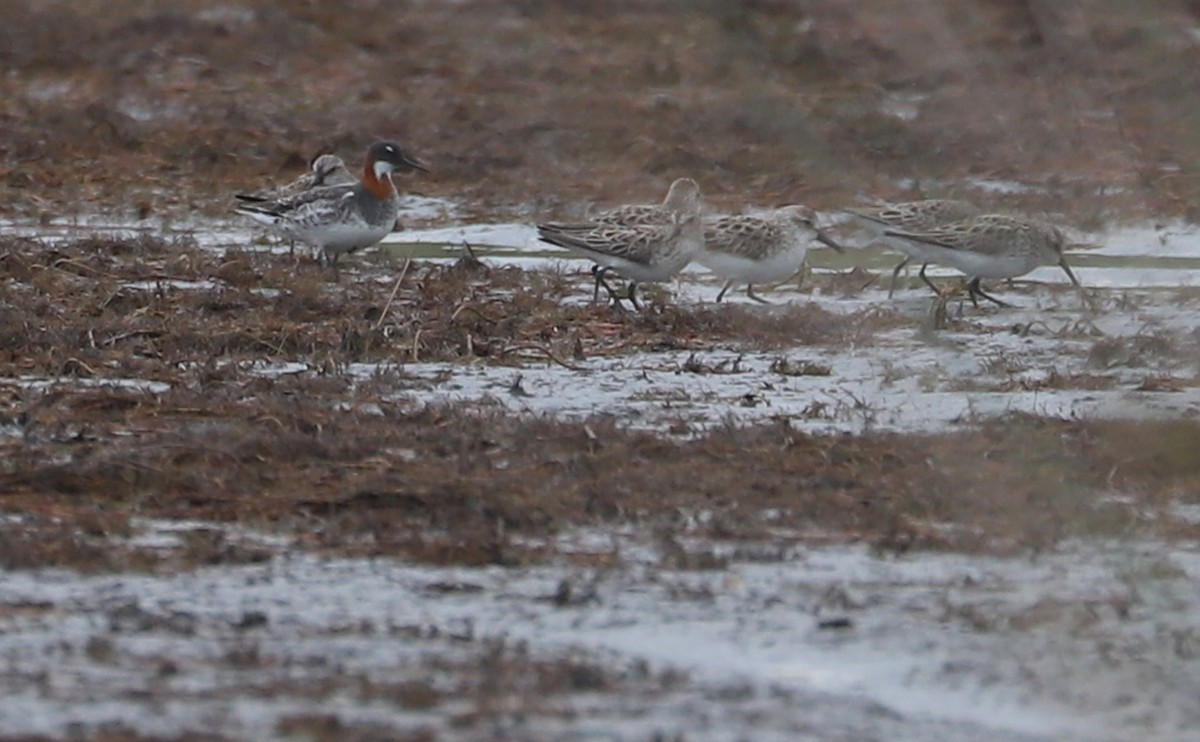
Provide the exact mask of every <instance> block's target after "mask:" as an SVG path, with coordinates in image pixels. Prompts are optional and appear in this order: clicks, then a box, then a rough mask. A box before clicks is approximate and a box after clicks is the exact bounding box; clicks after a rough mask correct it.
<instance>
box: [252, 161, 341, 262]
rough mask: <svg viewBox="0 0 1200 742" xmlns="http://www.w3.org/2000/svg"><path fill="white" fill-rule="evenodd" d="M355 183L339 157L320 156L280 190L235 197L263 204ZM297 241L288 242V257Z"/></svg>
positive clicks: (259, 191) (263, 190)
mask: <svg viewBox="0 0 1200 742" xmlns="http://www.w3.org/2000/svg"><path fill="white" fill-rule="evenodd" d="M354 181H355V178H354V174H353V173H351V172H350V171H349V170H348V169H347V168H346V163H345V162H343V161H342V158H340V157H338V156H337V155H318V156H317V157H315V158H313V161H312V165H311V167H310V170H309V171H308V172H307V173H305V174H304V175H301V176H300V177H299V178H296V179H295V180H293V181H292V182H291V183H288V184H287V185H283V186H280V187H278V188H263V189H262V190H258V191H255V192H254V193H235V194H233V197H234V198H235V199H236V200H237V201H238V202H239V203H241V204H261V203H264V202H266V201H276V200H279V199H281V198H287V197H289V196H294V195H296V194H297V193H304V192H305V191H311V190H312V189H314V188H320V187H322V186H333V185H346V184H347V183H353V182H354ZM295 250H296V241H295V240H291V239H289V240H288V255H294V254H295Z"/></svg>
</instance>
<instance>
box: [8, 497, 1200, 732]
mask: <svg viewBox="0 0 1200 742" xmlns="http://www.w3.org/2000/svg"><path fill="white" fill-rule="evenodd" d="M139 527H140V528H141V529H142V530H143V532H142V533H139V534H138V535H136V536H134V539H136V540H138V541H139V542H140V543H141V544H143V545H157V546H159V547H160V548H162V549H164V550H169V549H170V548H172V547H173V546H174V545H175V544H177V543H178V540H179V539H180V538H181V537H182V536H184V535H186V532H187V530H188V529H189V527H191V528H203V527H204V524H195V523H193V524H178V523H172V524H161V523H156V522H145V521H143V522H141V523H140V524H139ZM232 538H234V539H241V540H247V541H251V542H253V541H254V540H255V539H260V538H267V537H260V536H257V535H256V534H254V533H248V532H241V533H240V535H239V534H238V533H237V532H234V533H233V535H232ZM271 538H276V537H271ZM557 541H558V542H559V545H560V546H562V547H563V548H564V550H566V551H574V552H576V553H580V554H584V553H608V552H610V551H612V550H614V549H616V550H619V551H620V552H621V553H622V554H623V555H624V558H625V566H623V567H621V568H619V569H608V570H604V571H600V572H593V571H590V570H580V569H573V568H570V567H566V566H545V567H537V568H508V569H501V568H484V569H468V568H454V569H444V568H427V567H414V566H404V565H400V564H396V563H392V562H389V561H373V560H353V559H321V558H318V557H313V556H308V555H302V554H296V555H292V556H280V557H277V558H275V559H272V560H271V561H269V562H268V563H265V564H260V565H252V566H244V567H232V568H229V567H225V568H207V569H200V570H198V571H195V572H191V573H185V574H177V575H172V576H153V575H120V576H106V577H80V576H77V575H73V574H69V573H65V572H59V571H33V572H20V573H14V574H11V575H9V577H8V578H7V579H6V580H5V581H4V582H3V583H0V607H2V608H4V617H3V629H4V630H3V632H0V658H3V660H4V661H5V663H6V667H7V668H8V670H7V673H6V674H5V679H4V680H3V681H0V686H2V687H3V689H4V691H5V692H4V693H2V694H0V725H3V727H4V729H5V730H6V731H7V732H8V733H17V734H20V733H29V734H36V733H41V734H61V733H63V731H64V727H65V725H66V723H67V722H68V721H73V722H79V723H83V724H88V725H92V724H101V723H105V722H115V721H119V722H122V723H124V724H126V725H128V726H130V727H132V728H134V729H137V730H140V731H142V732H143V733H147V734H162V733H168V732H170V731H171V730H177V729H180V728H197V727H201V728H206V729H209V730H212V731H220V732H222V733H225V734H232V735H236V736H247V737H249V738H254V739H267V738H273V737H275V736H277V734H278V729H277V726H276V725H277V723H278V721H279V719H281V718H283V717H285V716H288V715H294V714H297V713H302V712H303V711H304V710H305V708H306V703H311V701H306V699H305V698H304V697H303V696H302V695H296V694H295V692H294V691H292V692H289V691H287V690H277V691H275V692H266V691H260V692H258V693H252V694H246V693H243V692H241V691H239V690H238V689H239V688H244V687H256V688H262V689H269V688H280V687H283V688H287V687H294V686H288V685H286V683H283V681H285V680H289V681H291V682H293V683H294V682H295V681H296V680H297V679H299V678H302V677H308V678H311V679H314V682H315V679H317V678H320V677H327V676H329V675H330V674H331V673H332V674H333V675H335V676H359V675H365V676H367V677H379V678H390V679H392V680H400V679H404V678H410V677H411V678H412V679H418V678H419V679H429V678H428V676H427V675H425V673H428V669H427V668H425V667H424V666H423V665H422V664H421V657H423V656H428V655H429V653H437V654H439V655H440V656H442V657H444V658H447V659H449V658H452V657H462V656H469V655H471V654H472V653H474V652H477V651H479V647H480V645H483V644H486V643H487V642H488V641H492V640H499V639H503V640H504V641H505V642H507V643H509V644H512V643H524V644H525V645H527V646H528V651H529V652H531V653H532V654H533V655H534V656H537V657H547V658H548V657H556V656H580V653H582V654H583V656H587V657H589V658H591V660H592V661H595V662H598V663H600V664H601V665H604V666H607V667H610V668H613V669H614V670H616V671H623V670H622V669H623V668H629V667H631V666H633V665H634V664H636V663H642V664H644V665H646V666H647V667H648V668H649V669H650V671H651V672H659V671H663V670H667V669H671V670H673V671H676V672H683V673H686V677H687V681H686V682H684V683H682V684H680V685H679V686H678V687H677V688H675V690H673V691H671V692H668V693H665V694H656V695H655V696H654V697H653V698H644V699H641V698H637V697H629V696H625V695H623V694H621V693H620V692H617V693H609V694H607V695H606V696H598V695H595V694H591V695H585V696H583V697H578V698H571V697H568V698H567V699H565V700H563V701H562V703H565V704H566V705H567V706H568V707H570V708H572V709H573V711H572V712H571V714H570V715H569V716H568V717H567V718H566V719H563V718H560V717H559V716H558V715H557V714H548V715H545V714H543V715H539V714H537V713H531V714H518V715H514V716H513V717H512V718H511V719H510V720H509V722H510V723H511V724H512V729H511V731H512V733H513V734H515V735H516V736H518V737H520V736H534V737H537V738H544V739H578V737H574V736H569V735H570V734H577V733H579V732H581V731H585V730H590V731H593V732H600V731H607V732H608V733H611V734H612V735H613V736H611V737H606V738H609V739H644V738H646V736H647V735H650V734H652V733H654V732H655V731H663V732H669V733H672V734H682V735H684V736H686V737H687V738H688V739H714V740H716V739H728V738H731V737H732V736H736V735H737V734H745V733H747V732H750V731H753V733H754V738H755V739H779V740H784V739H794V738H795V737H794V736H790V735H793V734H795V733H796V731H797V730H798V729H799V728H809V729H812V730H819V731H818V732H817V733H816V734H815V736H814V738H816V739H845V738H854V739H876V738H886V739H894V740H974V739H988V740H1013V741H1015V740H1118V739H1129V738H1131V735H1132V736H1136V737H1137V738H1139V739H1163V740H1167V739H1182V737H1181V736H1179V735H1181V734H1182V735H1186V734H1187V733H1188V732H1187V731H1185V730H1188V729H1191V728H1194V725H1195V724H1196V723H1197V722H1200V715H1198V714H1200V712H1198V711H1197V709H1196V707H1195V705H1194V703H1193V700H1194V695H1193V694H1192V693H1188V692H1186V689H1187V688H1192V689H1194V688H1195V687H1196V682H1197V681H1200V674H1198V671H1197V669H1196V668H1195V667H1194V666H1193V665H1194V663H1193V662H1190V661H1188V656H1189V655H1188V654H1187V653H1188V652H1190V651H1192V650H1189V649H1186V647H1193V646H1194V645H1195V644H1196V641H1197V639H1196V633H1195V628H1194V625H1193V623H1192V621H1191V619H1190V616H1192V615H1194V612H1195V611H1196V610H1200V589H1198V588H1197V585H1200V554H1198V553H1196V552H1195V551H1192V550H1178V549H1176V550H1172V551H1168V550H1167V549H1166V548H1165V547H1163V546H1161V545H1156V544H1150V543H1142V542H1129V543H1106V544H1093V545H1090V546H1084V545H1073V546H1068V547H1065V548H1062V549H1060V550H1059V551H1058V552H1056V553H1053V554H1045V555H1042V556H1041V557H1039V558H1038V559H1037V560H1034V561H1030V560H1028V559H1024V558H1022V559H1000V558H980V557H969V556H963V555H951V554H945V555H940V554H918V555H911V556H905V557H897V558H890V559H880V558H878V557H876V556H874V555H872V554H871V553H870V552H869V551H868V550H867V549H866V548H865V547H858V546H827V547H807V548H804V547H800V546H794V547H790V548H789V547H783V548H782V549H780V550H779V551H777V552H776V554H777V555H776V556H774V557H772V558H770V559H767V560H763V559H759V558H750V559H747V558H746V557H739V556H737V552H736V551H734V549H733V546H732V545H726V546H725V547H718V551H719V552H720V553H723V554H725V555H726V557H727V558H728V559H729V560H730V561H729V563H728V566H727V567H726V568H725V569H722V570H717V571H712V572H704V571H700V572H696V571H683V572H680V571H674V570H668V569H662V568H660V567H658V566H657V563H658V562H657V560H658V558H659V554H658V551H657V547H656V546H655V542H654V540H653V539H652V538H650V537H648V536H640V535H637V534H636V533H633V532H625V533H601V532H589V531H584V532H577V533H567V534H562V535H560V536H559V537H557ZM785 543H786V541H785ZM693 548H696V547H695V546H693ZM700 548H711V546H707V545H701V547H700ZM563 580H567V581H568V582H571V583H572V584H574V585H575V586H576V589H577V590H578V591H581V592H586V593H587V594H589V595H590V596H591V597H590V598H589V599H588V600H586V601H583V602H581V603H579V604H575V605H568V606H561V605H556V604H555V603H554V601H551V600H549V599H548V597H549V596H552V595H554V594H555V592H556V591H557V590H558V585H559V583H560V582H561V581H563ZM446 585H449V586H457V587H456V588H455V589H453V590H448V589H442V588H440V587H439V588H437V589H433V588H431V586H446ZM20 606H27V607H29V606H36V607H37V609H36V610H31V609H28V608H27V609H25V610H21V609H20ZM249 614H254V615H258V616H261V619H258V620H256V621H255V623H254V625H253V628H239V627H242V626H243V625H244V624H245V620H246V619H245V617H246V616H247V615H249ZM823 627H828V628H823ZM456 636H458V637H470V639H469V640H465V641H464V640H463V639H458V640H455V639H453V638H452V637H456ZM420 637H424V638H420ZM439 637H440V638H439ZM1172 637H1173V638H1172ZM101 638H103V641H106V642H109V644H111V646H112V647H113V652H112V653H107V652H99V651H98V650H96V649H95V647H96V646H98V645H97V644H96V642H98V641H101ZM89 646H90V647H92V649H89ZM105 646H108V645H105ZM251 646H252V647H253V648H254V653H255V654H254V657H255V661H254V662H253V663H252V664H250V665H249V666H245V667H239V666H238V665H237V664H230V660H229V659H228V657H229V656H230V653H231V652H233V651H234V650H236V649H237V648H239V647H251ZM1181 652H1182V653H1183V654H1181ZM317 658H320V660H319V662H318V661H317ZM163 663H170V665H171V666H172V667H174V668H176V669H175V670H174V671H172V674H170V675H167V676H163V675H162V674H161V667H162V666H163ZM406 668H408V669H406ZM33 676H41V677H42V678H43V679H42V680H41V681H40V683H39V686H38V687H39V690H38V691H37V692H30V687H29V685H28V683H27V682H26V681H25V680H24V679H25V678H29V677H33ZM435 682H436V679H435ZM281 683H283V684H282V685H281ZM151 687H153V689H154V690H153V692H150V691H149V689H150V688H151ZM330 700H331V701H332V700H333V699H330ZM700 706H703V708H705V713H703V714H697V713H695V712H696V710H697V708H699V707H700ZM322 707H323V708H326V709H333V710H336V711H337V712H338V714H339V715H341V716H343V717H344V718H347V719H351V718H352V719H355V720H356V721H359V722H362V721H364V720H371V719H374V720H376V721H379V722H385V723H389V724H394V725H397V726H398V727H400V728H405V727H406V726H407V727H410V728H411V727H415V726H420V725H429V726H431V727H432V728H434V729H441V730H443V731H445V732H447V733H449V732H450V731H451V730H452V729H453V726H452V724H453V721H452V719H453V716H454V715H455V713H456V712H455V710H454V709H453V708H451V707H446V708H441V707H434V708H430V709H428V710H427V711H425V712H418V711H405V710H404V709H403V708H400V707H397V706H396V705H394V704H387V703H378V702H373V701H372V700H371V699H370V698H366V699H359V698H356V697H355V696H354V695H353V694H349V695H345V694H339V696H338V697H337V701H336V703H324V702H323V704H322ZM462 710H469V709H459V710H458V711H460V712H461V711H462ZM501 716H503V714H501Z"/></svg>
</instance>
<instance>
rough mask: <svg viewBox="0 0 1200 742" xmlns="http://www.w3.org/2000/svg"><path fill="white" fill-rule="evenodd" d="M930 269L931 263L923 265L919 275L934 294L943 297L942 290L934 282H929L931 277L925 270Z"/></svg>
mask: <svg viewBox="0 0 1200 742" xmlns="http://www.w3.org/2000/svg"><path fill="white" fill-rule="evenodd" d="M928 267H929V263H922V264H921V270H920V271H918V273H917V275H919V276H920V277H921V280H922V281H924V282H925V285H926V286H928V287H929V288H930V289H932V290H933V293H935V294H937V295H938V296H941V295H942V291H941V289H939V288H938V287H937V286H935V285H934V283H933V281H930V280H929V276H927V275H925V269H926V268H928Z"/></svg>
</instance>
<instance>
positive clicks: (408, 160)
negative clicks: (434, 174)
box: [401, 155, 429, 173]
mask: <svg viewBox="0 0 1200 742" xmlns="http://www.w3.org/2000/svg"><path fill="white" fill-rule="evenodd" d="M401 159H402V160H404V164H405V165H407V166H408V167H410V168H412V169H413V170H420V171H421V172H423V173H427V172H429V168H427V167H425V166H424V165H422V164H421V163H419V162H417V161H416V160H414V159H412V158H410V157H408V156H407V155H405V156H404V157H402V158H401Z"/></svg>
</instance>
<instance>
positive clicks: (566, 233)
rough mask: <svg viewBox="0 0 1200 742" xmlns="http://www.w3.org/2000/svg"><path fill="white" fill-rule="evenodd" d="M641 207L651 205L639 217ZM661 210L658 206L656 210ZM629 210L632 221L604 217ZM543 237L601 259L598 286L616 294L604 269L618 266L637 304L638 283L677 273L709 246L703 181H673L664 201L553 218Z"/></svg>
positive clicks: (540, 232)
mask: <svg viewBox="0 0 1200 742" xmlns="http://www.w3.org/2000/svg"><path fill="white" fill-rule="evenodd" d="M638 209H648V211H644V212H642V213H641V216H640V217H635V216H633V215H634V212H635V210H638ZM653 210H658V211H653ZM621 212H624V213H625V214H626V215H627V216H628V218H629V219H630V222H629V223H624V222H620V221H607V222H606V221H599V220H598V219H601V218H610V219H614V220H615V217H613V216H612V215H614V214H617V213H621ZM537 230H538V238H539V239H541V240H542V241H543V242H548V243H550V244H551V245H555V246H556V247H563V248H566V249H568V250H571V251H573V252H577V253H579V254H580V255H583V256H584V257H587V258H590V259H591V260H593V261H594V262H595V263H596V267H594V268H593V269H592V274H593V275H594V276H595V277H596V291H595V293H594V294H593V298H595V297H596V296H598V295H599V290H600V286H601V284H603V285H604V287H605V289H607V290H608V291H609V294H610V295H611V296H614V297H615V295H614V294H613V292H612V289H609V288H608V284H606V283H604V275H605V274H606V273H607V272H608V271H610V270H611V271H614V272H616V273H618V274H620V275H622V276H624V277H625V278H627V279H629V292H628V295H627V298H628V299H629V302H630V303H631V304H633V306H634V308H635V309H639V308H640V305H639V304H638V301H637V285H638V284H639V283H654V282H659V281H666V280H667V279H669V278H672V277H673V276H675V274H677V273H679V271H681V270H683V268H684V267H685V266H686V265H687V264H688V263H690V262H692V258H694V257H695V256H696V255H697V254H698V253H699V252H700V251H701V250H702V249H704V225H703V224H702V223H701V222H700V186H698V185H697V184H696V181H694V180H692V179H691V178H680V179H678V180H676V181H675V182H674V183H672V184H671V189H670V191H669V192H668V193H667V198H666V200H665V201H663V203H662V205H661V206H652V207H620V208H618V209H613V210H612V211H610V212H606V214H605V215H600V216H599V217H597V219H593V220H592V221H588V222H584V223H581V224H562V223H554V222H551V223H547V224H539V225H538V228H537Z"/></svg>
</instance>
